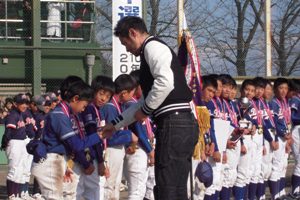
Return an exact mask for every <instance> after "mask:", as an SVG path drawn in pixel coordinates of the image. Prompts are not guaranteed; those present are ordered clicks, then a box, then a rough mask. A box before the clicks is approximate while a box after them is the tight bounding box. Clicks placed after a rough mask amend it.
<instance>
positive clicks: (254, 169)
mask: <svg viewBox="0 0 300 200" xmlns="http://www.w3.org/2000/svg"><path fill="white" fill-rule="evenodd" d="M252 145H253V146H252V158H251V173H252V174H251V179H250V182H251V183H255V184H257V183H258V182H259V179H260V178H259V177H260V176H261V174H262V157H263V134H259V133H258V131H256V133H255V135H253V137H252ZM261 179H262V178H261Z"/></svg>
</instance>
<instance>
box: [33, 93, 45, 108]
mask: <svg viewBox="0 0 300 200" xmlns="http://www.w3.org/2000/svg"><path fill="white" fill-rule="evenodd" d="M32 102H34V103H35V105H36V107H37V108H38V109H39V110H40V111H45V107H44V106H45V103H46V99H45V98H44V97H43V96H41V95H36V96H34V97H33V98H32Z"/></svg>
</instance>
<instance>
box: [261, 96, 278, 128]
mask: <svg viewBox="0 0 300 200" xmlns="http://www.w3.org/2000/svg"><path fill="white" fill-rule="evenodd" d="M259 100H260V102H261V103H262V104H263V107H264V108H265V109H266V111H267V114H268V116H269V119H270V122H271V124H272V126H273V127H275V122H274V117H273V115H272V112H271V110H270V107H269V105H268V104H267V103H265V101H264V100H263V99H259Z"/></svg>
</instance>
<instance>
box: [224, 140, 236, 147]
mask: <svg viewBox="0 0 300 200" xmlns="http://www.w3.org/2000/svg"><path fill="white" fill-rule="evenodd" d="M226 147H227V149H234V148H235V147H236V143H235V142H234V141H231V140H227V145H226Z"/></svg>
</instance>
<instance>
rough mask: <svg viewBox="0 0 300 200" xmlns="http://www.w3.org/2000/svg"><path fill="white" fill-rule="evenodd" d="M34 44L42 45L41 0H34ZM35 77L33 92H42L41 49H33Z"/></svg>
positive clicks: (37, 93) (36, 93) (33, 79)
mask: <svg viewBox="0 0 300 200" xmlns="http://www.w3.org/2000/svg"><path fill="white" fill-rule="evenodd" d="M32 8H33V9H32V15H31V16H32V19H31V21H32V33H31V34H32V46H35V47H41V14H40V13H41V2H40V0H34V1H32ZM32 60H33V66H32V67H33V77H32V85H33V88H32V93H33V95H39V94H41V84H42V64H41V63H42V60H41V49H33V56H32Z"/></svg>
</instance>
